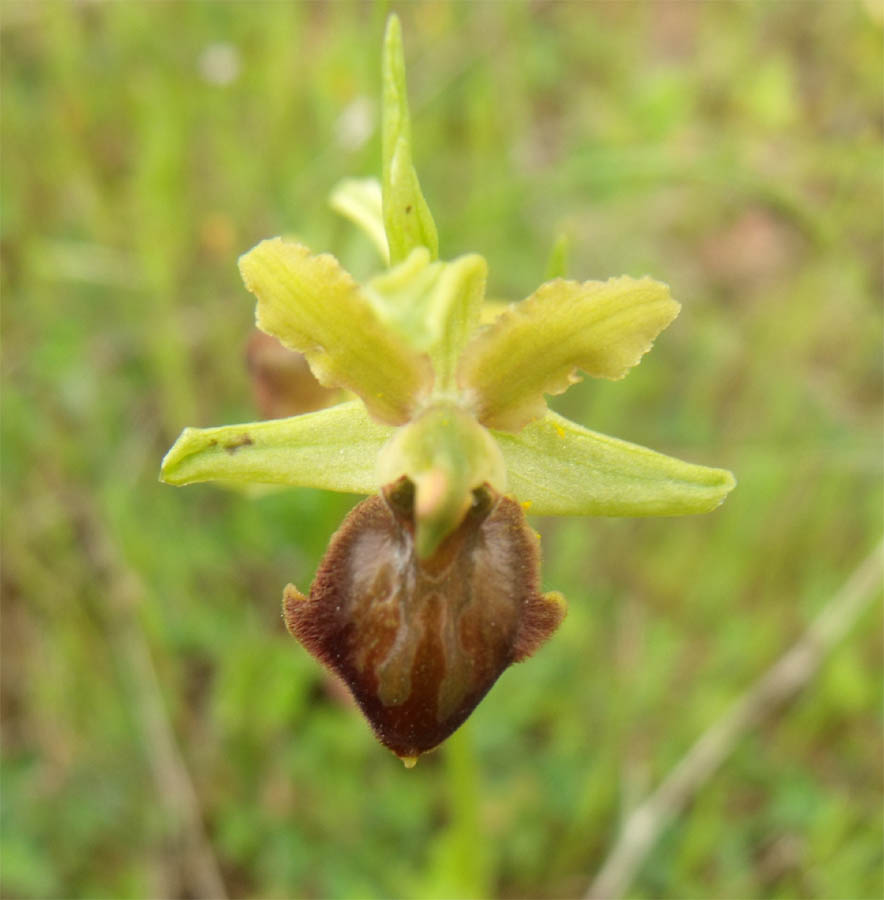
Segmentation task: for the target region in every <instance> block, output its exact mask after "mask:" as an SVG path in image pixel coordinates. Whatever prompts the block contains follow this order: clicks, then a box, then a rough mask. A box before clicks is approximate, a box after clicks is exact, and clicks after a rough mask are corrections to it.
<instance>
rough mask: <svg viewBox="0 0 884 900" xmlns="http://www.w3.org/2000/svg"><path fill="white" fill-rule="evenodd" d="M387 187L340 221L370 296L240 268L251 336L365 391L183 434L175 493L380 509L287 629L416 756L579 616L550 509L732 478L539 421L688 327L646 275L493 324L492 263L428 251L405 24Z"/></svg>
mask: <svg viewBox="0 0 884 900" xmlns="http://www.w3.org/2000/svg"><path fill="white" fill-rule="evenodd" d="M382 127H383V133H382V143H383V150H382V154H383V165H382V176H383V177H382V181H381V184H380V185H378V183H377V182H373V181H371V180H364V181H363V180H348V181H345V182H343V183H342V184H341V185H340V187H339V188H338V189H337V190H336V191H335V193H334V195H333V197H332V204H333V206H334V207H335V208H336V209H338V210H339V211H340V212H342V213H344V214H345V215H347V216H348V217H349V218H350V219H352V220H353V221H354V222H356V223H357V224H359V225H360V226H361V227H363V228H364V229H365V231H366V232H367V234H368V235H369V237H370V238H371V239H372V240H373V241H374V243H375V244H376V246H377V248H378V250H379V254H380V256H381V258H382V260H383V261H384V262H385V263H386V264H387V268H386V269H384V270H383V271H381V272H380V273H379V274H377V275H376V276H375V277H373V278H371V279H370V280H368V281H367V282H366V283H364V284H359V283H358V282H357V281H356V280H355V279H354V278H353V277H352V276H351V275H350V274H348V272H347V271H346V270H345V269H344V268H343V267H342V266H341V264H340V263H339V262H338V260H337V259H335V257H333V256H331V255H329V254H327V253H321V254H315V253H313V252H312V251H311V250H310V249H308V248H307V247H305V246H303V245H302V244H300V243H298V242H296V241H292V240H286V239H283V238H280V237H275V238H271V239H269V240H265V241H262V242H261V243H259V244H258V245H257V246H256V247H255V248H254V249H252V250H250V251H249V252H248V253H246V254H245V255H243V256H242V257H241V258H240V260H239V267H240V271H241V273H242V277H243V280H244V282H245V285H246V287H247V288H248V290H249V291H250V292H251V293H252V294H254V295H255V297H256V298H257V310H256V321H257V325H258V327H259V328H260V329H261V330H262V331H264V332H266V333H267V334H269V335H272V336H274V337H275V338H277V339H278V340H279V341H280V342H281V343H282V344H283V345H284V346H286V347H288V348H290V349H293V350H296V351H298V352H300V353H301V354H303V355H304V357H305V358H306V360H307V362H308V363H309V366H310V368H311V370H312V372H313V373H314V375H315V376H316V377H317V379H318V380H319V381H320V382H321V383H322V385H324V386H325V387H327V388H342V389H345V390H347V391H349V392H351V394H352V395H355V399H351V400H347V401H345V402H341V403H338V404H337V405H335V406H331V407H329V408H326V409H321V410H319V411H315V412H309V413H306V414H303V415H296V416H292V417H290V418H285V419H276V420H271V421H262V422H252V423H249V424H245V425H227V426H222V427H219V428H201V429H196V428H186V429H185V430H184V431H183V433H182V434H181V436H180V437H179V438H178V440H177V441H176V442H175V444H174V446H173V447H172V448H171V449H170V450H169V452H168V453H167V455H166V457H165V459H164V460H163V464H162V472H161V478H162V480H163V481H165V482H167V483H168V484H173V485H184V484H192V483H194V482H201V481H207V480H217V481H220V482H223V483H228V484H230V483H234V484H237V483H238V484H242V483H260V484H276V485H291V486H302V487H313V488H321V489H325V490H333V491H346V492H353V493H357V494H367V495H369V497H368V499H366V500H364V501H362V502H361V503H359V504H358V505H357V506H356V507H355V509H353V511H352V512H351V513H350V514H349V515H348V516H347V517H346V519H345V520H344V522H343V524H342V526H341V527H340V529H339V530H338V531H337V532H336V534H335V535H334V536H333V537H332V539H331V543H330V546H329V549H328V551H327V553H326V555H325V558H324V560H323V562H322V564H321V566H320V568H319V571H318V574H317V576H316V579H315V581H314V583H313V586H312V588H311V590H310V593H309V596H304V595H303V594H301V593H300V592H299V591H298V590H297V589H296V588H295V587H294V586H292V585H288V586H287V587H286V589H285V592H284V601H283V611H284V617H285V621H286V624H287V626H288V628H289V630H290V631H291V633H292V634H293V635H294V636H295V637H296V638H297V639H298V640H299V641H300V642H301V643H302V644H303V645H304V647H306V649H307V650H308V651H309V652H311V653H312V654H313V655H314V656H316V657H317V658H318V659H319V660H320V661H322V662H323V663H324V664H325V665H326V666H328V667H329V668H330V669H331V670H332V671H334V672H335V673H336V674H338V675H339V676H340V677H341V678H343V680H344V681H345V682H346V683H347V685H348V687H349V688H350V690H351V692H352V693H353V696H354V697H355V699H356V701H357V702H358V704H359V706H360V707H361V708H362V710H363V712H364V713H365V715H366V717H367V718H368V720H369V722H370V723H371V725H372V727H373V728H374V730H375V733H376V735H377V737H378V739H379V740H380V741H381V742H382V743H383V744H385V745H386V746H387V747H389V748H390V749H391V750H393V751H394V752H395V753H396V754H397V755H398V756H400V757H401V758H402V759H403V760H404V761H406V763H408V764H413V762H414V761H415V760H416V759H417V757H418V756H419V755H420V754H421V753H424V752H426V751H427V750H430V749H432V748H433V747H435V746H437V745H438V744H439V743H441V742H442V741H443V740H444V739H445V738H446V737H447V736H448V735H450V734H451V733H452V732H453V731H454V730H455V729H456V728H457V727H458V726H459V725H460V724H461V723H462V722H463V721H464V720H465V719H466V718H467V716H468V715H469V714H470V712H471V711H472V710H473V709H474V708H475V706H476V705H477V704H478V702H479V701H480V700H481V699H482V697H483V696H484V695H485V694H486V693H487V692H488V690H489V689H490V688H491V686H492V685H493V684H494V682H495V681H496V680H497V678H498V677H499V676H500V674H501V673H502V672H503V670H504V669H505V668H507V666H509V665H510V664H511V663H513V662H517V661H520V660H522V659H524V658H526V657H527V656H529V655H530V654H531V653H532V652H533V651H534V650H536V649H537V648H538V647H539V646H540V645H541V644H542V643H543V642H544V641H545V640H546V639H547V638H548V637H549V636H550V635H551V634H552V633H553V631H554V630H555V629H556V627H557V626H558V624H559V623H560V622H561V620H562V618H563V617H564V614H565V601H564V599H563V598H562V597H561V595H559V594H557V593H547V594H542V593H540V590H539V582H540V578H539V563H540V550H539V538H538V537H537V535H536V533H535V532H534V531H533V530H532V529H531V528H530V527H529V526H528V524H527V521H526V518H525V511H526V510H530V512H531V513H532V514H536V515H585V516H673V515H681V514H685V513H704V512H708V511H710V510H712V509H714V508H715V507H717V506H718V505H719V504H720V503H721V502H722V501H723V499H724V498H725V496H726V495H727V494H728V492H729V491H730V490H731V489H732V488H733V487H734V484H735V482H734V478H733V476H732V475H731V473H730V472H727V471H725V470H722V469H714V468H707V467H705V466H700V465H694V464H692V463H688V462H682V461H681V460H678V459H674V458H672V457H669V456H665V455H663V454H660V453H656V452H654V451H653V450H648V449H646V448H644V447H639V446H636V445H635V444H631V443H627V442H625V441H622V440H618V439H616V438H612V437H607V436H605V435H602V434H598V433H596V432H593V431H589V430H588V429H586V428H584V427H583V426H582V425H579V424H576V423H574V422H571V421H569V420H568V419H565V418H563V417H561V416H559V415H557V414H556V413H554V412H552V411H550V410H549V409H548V408H547V404H546V399H545V395H548V394H559V393H561V392H563V391H565V390H566V389H567V388H568V386H569V385H571V384H572V383H573V382H575V381H576V380H578V379H577V377H576V374H575V373H576V371H577V370H582V371H583V372H585V373H586V374H588V375H591V376H594V377H597V378H608V379H620V378H622V377H624V376H625V375H626V374H627V372H628V371H629V370H630V369H631V368H632V367H633V366H634V365H636V364H637V363H638V362H639V360H640V359H641V357H642V356H643V355H644V354H645V353H646V352H647V351H648V350H649V349H650V348H651V345H652V344H653V341H654V339H655V338H656V337H657V336H658V335H659V334H660V332H661V331H662V330H663V329H664V328H666V326H667V325H669V324H670V323H671V322H672V321H673V319H674V318H675V317H676V315H677V314H678V312H679V304H678V303H676V301H675V300H673V299H672V297H671V296H670V291H669V288H668V287H667V286H666V285H665V284H662V283H661V282H658V281H654V280H652V279H650V278H647V277H643V278H629V277H625V276H624V277H617V278H611V279H609V280H607V281H584V282H578V281H570V280H564V279H561V278H557V279H555V280H552V281H549V282H547V283H546V284H543V285H541V286H540V287H539V288H537V290H536V291H534V293H532V294H531V295H530V296H529V297H527V298H526V299H524V300H522V301H521V302H519V303H514V304H511V305H509V306H508V307H506V308H505V309H503V311H501V312H500V313H499V315H497V316H496V317H494V318H493V321H491V322H490V324H483V319H484V318H485V317H484V316H483V301H484V298H485V284H486V278H487V264H486V262H485V260H484V259H483V257H481V256H479V255H476V254H468V255H465V256H460V257H458V258H456V259H453V260H450V261H443V260H440V259H439V258H438V238H437V233H436V226H435V223H434V221H433V217H432V215H431V213H430V210H429V207H428V206H427V203H426V200H425V199H424V196H423V194H422V193H421V188H420V184H419V181H418V177H417V173H416V171H415V168H414V165H413V163H412V154H411V133H410V121H409V110H408V103H407V99H406V87H405V67H404V60H403V51H402V39H401V32H400V26H399V22H398V19H397V18H396V17H395V16H391V17H390V19H389V22H388V25H387V30H386V36H385V41H384V54H383V123H382Z"/></svg>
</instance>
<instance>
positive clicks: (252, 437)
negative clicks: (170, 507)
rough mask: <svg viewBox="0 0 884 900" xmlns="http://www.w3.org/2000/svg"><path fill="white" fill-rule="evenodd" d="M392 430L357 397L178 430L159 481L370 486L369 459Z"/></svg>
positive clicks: (373, 486)
mask: <svg viewBox="0 0 884 900" xmlns="http://www.w3.org/2000/svg"><path fill="white" fill-rule="evenodd" d="M392 434H393V429H392V428H390V427H389V426H386V425H381V424H379V423H378V422H376V421H374V419H372V418H371V416H369V415H368V413H367V412H366V411H365V407H364V406H363V404H362V403H361V402H360V401H359V400H352V401H350V402H348V403H341V404H339V405H337V406H332V407H329V408H328V409H322V410H319V411H318V412H312V413H305V414H304V415H302V416H292V417H291V418H288V419H270V420H268V421H266V422H250V423H248V424H246V425H225V426H223V427H221V428H185V429H184V431H183V432H182V433H181V436H180V437H179V438H178V440H177V441H175V443H174V444H173V446H172V448H171V449H170V450H169V452H168V453H167V454H166V456H165V458H164V459H163V464H162V468H161V469H160V480H161V481H164V482H166V484H175V485H182V484H194V483H195V482H199V481H223V482H225V483H227V484H283V485H292V486H300V487H314V488H323V489H325V490H330V491H344V492H347V493H354V494H370V493H373V492H374V491H375V490H377V488H378V486H379V483H378V481H377V477H376V467H377V466H376V461H377V457H378V453H379V452H380V450H381V448H382V447H383V446H384V445H385V444H386V443H387V441H388V440H389V439H390V436H391V435H392Z"/></svg>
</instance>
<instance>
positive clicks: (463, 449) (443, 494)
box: [378, 405, 506, 558]
mask: <svg viewBox="0 0 884 900" xmlns="http://www.w3.org/2000/svg"><path fill="white" fill-rule="evenodd" d="M403 475H407V476H408V478H409V479H410V480H411V481H412V482H413V483H414V486H415V503H414V507H415V508H414V520H415V524H416V531H417V533H416V537H415V544H416V547H417V551H418V555H419V556H420V557H422V558H427V557H429V556H431V555H432V554H433V553H434V552H435V550H436V548H437V547H438V546H439V544H440V543H441V542H442V541H443V540H444V539H445V538H446V537H447V536H448V535H449V534H450V533H451V532H452V531H454V529H455V528H457V526H458V525H460V523H461V521H462V520H463V517H464V515H465V514H466V512H467V510H468V509H469V508H470V504H471V503H472V501H473V496H472V492H473V491H474V490H475V489H476V488H479V487H481V486H482V485H483V484H485V483H486V482H487V483H488V484H490V485H491V486H492V487H493V488H495V489H496V490H498V491H502V489H503V485H504V482H505V478H506V473H505V469H504V463H503V457H502V456H501V454H500V449H499V448H498V446H497V444H496V443H495V442H494V439H493V438H492V436H491V434H490V432H489V431H488V430H487V429H485V428H483V427H482V426H481V425H479V423H478V422H476V420H475V419H474V418H473V416H472V415H470V414H469V413H468V412H466V411H464V410H462V409H459V408H457V407H455V406H447V405H443V406H436V407H432V408H430V409H428V410H427V411H426V412H423V413H421V414H420V415H419V416H418V417H417V418H416V419H415V420H414V421H413V422H411V423H409V424H408V425H406V426H405V427H404V428H400V429H399V430H398V431H397V432H396V434H395V435H394V436H393V438H392V440H391V441H390V443H389V445H388V446H387V447H385V448H384V450H383V452H382V453H381V455H380V457H379V459H378V480H379V481H380V482H381V483H382V484H391V483H393V482H395V481H397V480H398V479H399V478H401V477H402V476H403Z"/></svg>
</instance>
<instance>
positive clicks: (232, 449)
mask: <svg viewBox="0 0 884 900" xmlns="http://www.w3.org/2000/svg"><path fill="white" fill-rule="evenodd" d="M253 443H254V441H253V440H252V438H251V437H250V436H249V435H248V434H243V435H240V436H239V437H238V438H237V439H236V440H233V441H228V442H227V443H226V444H225V445H224V449H225V450H226V451H227V452H228V453H230V454H233V453H236V451H237V450H239V449H241V448H242V447H249V446H251V445H252V444H253Z"/></svg>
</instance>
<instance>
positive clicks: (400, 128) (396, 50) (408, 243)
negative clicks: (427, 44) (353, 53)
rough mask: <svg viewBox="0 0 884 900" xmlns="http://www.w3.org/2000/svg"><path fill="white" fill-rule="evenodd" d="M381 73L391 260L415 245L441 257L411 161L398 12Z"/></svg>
mask: <svg viewBox="0 0 884 900" xmlns="http://www.w3.org/2000/svg"><path fill="white" fill-rule="evenodd" d="M381 77H382V80H383V90H382V106H381V143H382V150H381V152H382V175H383V179H382V182H381V184H382V188H383V207H384V226H385V228H386V231H387V242H388V244H389V247H390V262H391V263H393V264H394V265H395V264H396V263H398V262H401V261H402V260H403V259H405V258H406V257H407V256H408V254H409V253H411V251H412V250H414V248H415V247H426V248H427V250H428V251H429V253H430V257H431V258H432V259H436V257H437V256H438V255H439V237H438V234H437V232H436V223H435V222H434V221H433V216H432V214H431V213H430V208H429V206H427V201H426V200H425V199H424V195H423V193H421V186H420V181H419V180H418V177H417V172H416V171H415V168H414V165H413V163H412V159H411V119H410V115H409V112H408V93H407V88H406V84H405V58H404V54H403V50H402V28H401V26H400V25H399V19H398V17H397V16H396V15H391V16H390V18H389V20H388V21H387V31H386V34H385V35H384V55H383V66H382V76H381Z"/></svg>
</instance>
